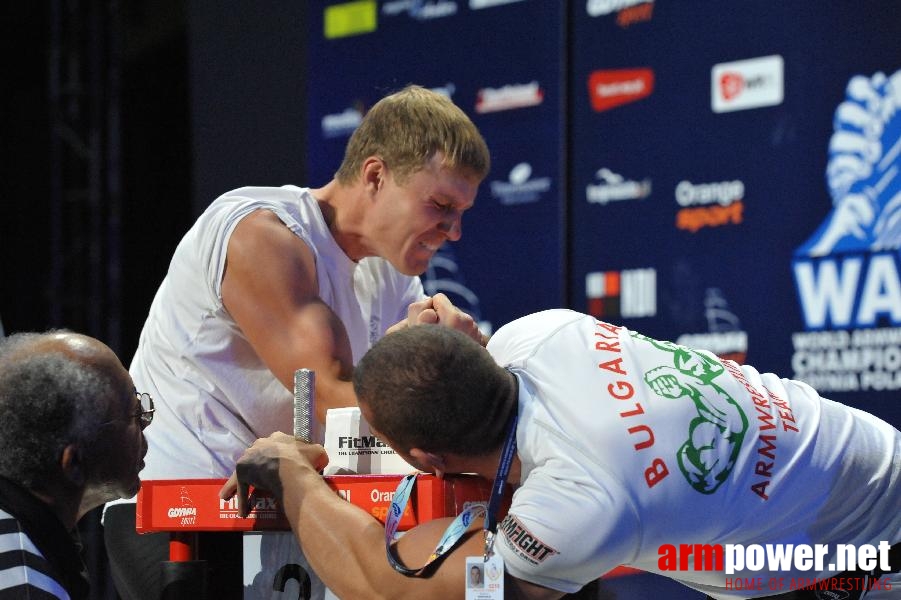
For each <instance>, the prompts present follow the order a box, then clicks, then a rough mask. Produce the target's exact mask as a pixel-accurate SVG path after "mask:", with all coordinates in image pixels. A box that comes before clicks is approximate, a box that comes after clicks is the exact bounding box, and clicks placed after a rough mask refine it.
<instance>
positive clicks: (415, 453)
mask: <svg viewBox="0 0 901 600" xmlns="http://www.w3.org/2000/svg"><path fill="white" fill-rule="evenodd" d="M410 456H411V457H412V458H413V460H415V461H416V462H417V463H419V464H420V465H422V466H424V467H426V468H427V469H428V470H430V471H434V472H435V477H437V478H439V479H441V478H442V477H444V474H445V473H446V472H447V467H446V465H445V463H444V457H443V456H440V455H438V454H433V453H431V452H426V451H425V450H420V449H419V448H411V449H410Z"/></svg>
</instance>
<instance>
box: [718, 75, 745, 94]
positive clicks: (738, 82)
mask: <svg viewBox="0 0 901 600" xmlns="http://www.w3.org/2000/svg"><path fill="white" fill-rule="evenodd" d="M743 89H745V78H744V77H742V76H741V74H740V73H730V72H726V73H723V74H722V75H720V92H721V93H722V94H723V98H724V99H725V100H732V99H733V98H735V97H736V96H738V95H739V94H740V93H741V92H742V90H743Z"/></svg>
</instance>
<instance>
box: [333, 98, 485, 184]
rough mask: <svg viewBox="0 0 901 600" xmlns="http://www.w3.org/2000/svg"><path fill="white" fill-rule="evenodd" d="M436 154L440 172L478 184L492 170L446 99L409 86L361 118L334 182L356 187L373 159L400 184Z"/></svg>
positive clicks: (472, 129)
mask: <svg viewBox="0 0 901 600" xmlns="http://www.w3.org/2000/svg"><path fill="white" fill-rule="evenodd" d="M437 152H440V153H441V154H442V155H443V156H444V160H443V163H442V164H443V166H445V167H447V168H450V169H453V170H459V171H461V172H464V173H466V174H467V175H470V176H473V177H476V178H478V179H479V180H482V179H484V178H485V176H486V175H487V174H488V170H489V168H490V166H491V159H490V156H489V153H488V146H487V145H486V144H485V140H484V139H483V138H482V134H481V133H479V130H478V129H477V128H476V126H475V124H473V122H472V121H471V120H470V119H469V117H468V116H466V114H465V113H464V112H463V111H462V110H461V109H460V108H459V107H458V106H457V105H455V104H454V103H453V102H452V101H451V100H450V98H448V97H447V96H444V95H442V94H439V93H437V92H433V91H431V90H428V89H425V88H423V87H420V86H418V85H408V86H407V87H405V88H403V89H402V90H400V91H398V92H395V93H393V94H391V95H389V96H386V97H384V98H382V99H381V100H379V101H378V102H377V103H376V104H375V105H374V106H373V107H372V108H371V109H370V110H369V112H367V113H366V116H365V117H364V118H363V121H362V123H360V126H359V127H357V129H356V131H354V133H353V135H351V137H350V140H349V141H348V143H347V149H346V150H345V153H344V160H343V161H342V163H341V167H340V168H339V169H338V171H337V173H335V178H336V179H337V180H338V181H339V182H340V183H341V184H343V185H349V184H351V183H353V182H355V181H356V180H357V178H358V177H359V176H360V170H361V169H362V167H363V162H364V161H365V160H366V159H367V158H369V157H370V156H378V157H379V158H381V159H382V160H383V161H384V162H385V164H386V165H388V168H389V169H391V171H392V173H393V174H394V177H395V178H396V179H397V181H398V183H401V184H402V183H404V182H405V181H406V180H407V179H408V178H409V176H410V175H412V174H413V173H415V172H416V171H418V170H420V169H421V168H423V167H424V166H425V164H426V163H427V162H428V161H429V160H431V159H432V157H433V156H434V155H435V154H436V153H437Z"/></svg>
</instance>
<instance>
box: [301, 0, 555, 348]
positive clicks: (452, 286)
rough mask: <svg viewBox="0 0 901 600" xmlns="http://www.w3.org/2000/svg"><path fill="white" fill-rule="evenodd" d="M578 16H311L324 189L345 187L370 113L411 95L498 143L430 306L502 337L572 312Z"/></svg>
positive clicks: (528, 4)
mask: <svg viewBox="0 0 901 600" xmlns="http://www.w3.org/2000/svg"><path fill="white" fill-rule="evenodd" d="M565 13H566V4H565V3H558V2H544V1H536V0H468V1H467V0H454V1H451V0H385V1H382V2H375V1H373V2H365V1H363V2H361V1H353V2H321V1H320V2H314V3H313V8H312V9H311V11H310V15H311V17H312V18H313V19H314V22H313V23H311V24H310V25H309V31H310V36H309V55H310V58H311V61H312V62H313V63H314V67H316V68H311V69H310V72H309V76H310V78H311V80H310V85H309V89H310V90H311V93H310V96H309V99H308V129H309V140H310V142H309V149H310V151H309V153H308V156H307V161H308V171H309V173H310V178H311V180H312V181H313V182H323V181H327V180H328V179H329V178H330V177H331V176H332V173H333V171H334V170H335V169H336V168H337V166H338V164H339V163H340V161H341V159H342V157H343V154H344V147H345V145H346V143H347V139H348V138H349V137H350V135H351V134H352V133H353V131H354V130H355V129H356V127H357V126H358V125H359V122H360V120H361V119H362V118H363V115H364V114H365V112H366V110H368V108H369V107H370V106H372V104H373V103H375V102H376V101H377V100H378V99H379V98H381V97H382V96H383V95H385V94H386V93H389V92H391V91H395V90H397V89H399V88H401V87H403V86H404V85H406V84H407V83H417V84H419V85H423V86H425V87H428V88H431V89H434V90H436V91H439V92H441V93H444V94H445V95H447V96H448V97H450V98H451V99H452V100H453V101H454V103H456V104H457V105H458V106H459V107H460V108H461V109H463V110H464V111H465V112H466V113H467V114H468V115H469V116H470V117H471V118H472V119H473V121H474V122H475V123H476V125H477V126H478V127H479V129H480V130H481V132H482V134H483V135H484V137H485V139H486V141H487V142H488V145H489V147H490V150H491V159H492V168H491V172H490V174H489V175H488V177H487V178H486V180H485V181H484V182H483V184H482V187H481V189H480V191H479V194H478V196H477V198H476V204H475V206H474V208H472V209H471V210H470V211H468V212H467V214H466V215H465V216H464V219H463V239H462V241H461V242H459V243H455V244H446V245H445V247H444V248H442V250H441V251H440V252H439V253H438V254H437V255H436V256H435V257H434V259H433V261H432V265H431V267H430V268H429V270H428V271H427V272H426V274H425V275H424V277H423V279H424V283H425V288H426V291H427V293H436V292H443V293H446V294H448V295H449V296H450V297H451V298H452V299H453V300H454V301H455V302H456V303H458V305H459V306H460V307H461V308H463V309H465V310H467V311H468V312H470V313H471V314H472V315H473V316H474V317H475V318H476V319H477V320H478V321H479V322H480V324H481V326H482V329H483V330H484V331H486V332H488V333H490V332H491V331H493V330H494V329H495V328H496V327H498V326H499V325H502V324H504V323H506V322H508V321H511V320H513V319H515V318H517V317H520V316H522V315H524V314H527V313H530V312H535V311H538V310H543V309H546V308H551V307H558V306H563V305H565V303H566V301H565V278H564V277H565V276H564V273H565V265H564V263H563V248H564V240H565V238H564V231H563V215H564V201H563V186H564V185H565V172H564V170H563V167H564V162H563V160H564V150H563V149H564V131H563V120H564V111H563V102H564V90H565V79H564V78H565V68H564V63H563V61H564V53H563V28H564V24H565V22H566V18H565V17H566V14H565ZM318 65H328V68H318ZM523 281H529V282H541V284H540V285H531V284H529V285H523V284H522V282H523Z"/></svg>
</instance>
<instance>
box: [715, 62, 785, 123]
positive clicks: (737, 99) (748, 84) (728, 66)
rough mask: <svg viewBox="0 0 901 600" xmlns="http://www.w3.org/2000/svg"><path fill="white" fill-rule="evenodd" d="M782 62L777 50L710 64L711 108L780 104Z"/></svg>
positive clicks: (783, 84) (781, 96)
mask: <svg viewBox="0 0 901 600" xmlns="http://www.w3.org/2000/svg"><path fill="white" fill-rule="evenodd" d="M784 80H785V77H784V65H783V61H782V57H781V56H779V55H778V54H774V55H772V56H762V57H760V58H750V59H747V60H739V61H735V62H728V63H720V64H717V65H713V69H711V72H710V86H711V100H710V102H711V108H713V112H716V113H722V112H730V111H734V110H747V109H749V108H759V107H761V106H776V105H778V104H782V99H783V97H784V95H785V83H784Z"/></svg>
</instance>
